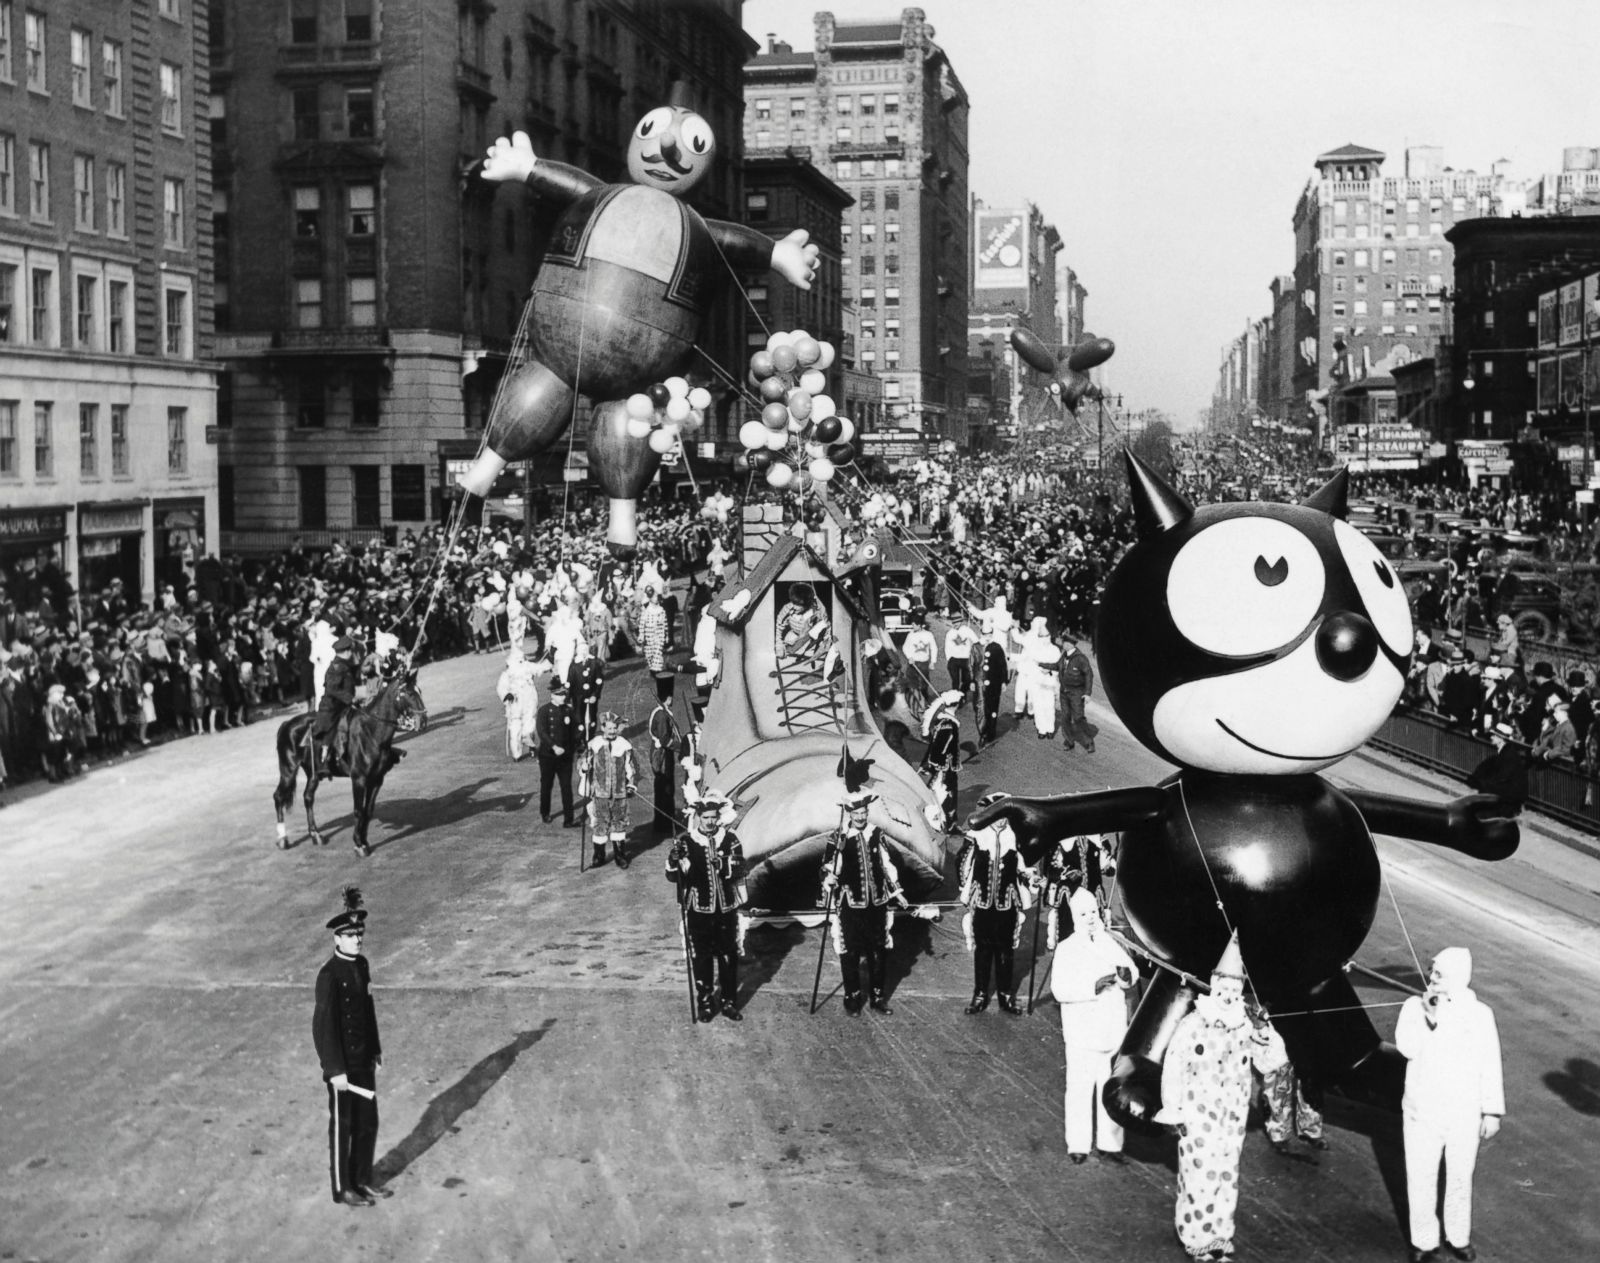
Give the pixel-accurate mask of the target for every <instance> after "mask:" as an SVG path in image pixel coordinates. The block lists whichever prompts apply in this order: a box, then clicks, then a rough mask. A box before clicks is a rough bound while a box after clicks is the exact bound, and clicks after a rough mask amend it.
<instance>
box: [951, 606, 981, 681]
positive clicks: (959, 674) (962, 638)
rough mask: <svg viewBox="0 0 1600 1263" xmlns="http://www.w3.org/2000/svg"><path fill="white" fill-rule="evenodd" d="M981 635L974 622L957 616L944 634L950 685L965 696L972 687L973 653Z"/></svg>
mask: <svg viewBox="0 0 1600 1263" xmlns="http://www.w3.org/2000/svg"><path fill="white" fill-rule="evenodd" d="M979 639H980V637H979V636H978V633H977V632H976V631H974V630H973V629H972V624H971V623H968V622H967V621H966V620H965V619H962V618H960V616H959V615H958V616H957V621H956V622H955V623H954V624H953V625H952V626H951V628H950V630H949V631H947V632H945V634H944V661H945V667H946V669H948V670H949V672H950V687H951V688H953V689H955V690H956V691H957V692H959V693H960V694H961V696H962V697H965V696H966V695H967V693H968V691H969V690H970V689H971V688H972V653H973V647H974V646H975V645H977V644H978V642H979Z"/></svg>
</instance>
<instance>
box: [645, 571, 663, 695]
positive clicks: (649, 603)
mask: <svg viewBox="0 0 1600 1263" xmlns="http://www.w3.org/2000/svg"><path fill="white" fill-rule="evenodd" d="M643 591H644V603H643V605H641V606H640V608H639V648H640V650H641V651H642V652H643V653H644V669H645V670H646V671H649V672H652V673H655V672H660V671H665V670H666V668H667V611H666V610H665V609H663V608H662V606H661V593H660V592H659V591H658V590H657V589H656V588H655V587H654V586H653V585H650V584H646V585H645V586H644V589H643Z"/></svg>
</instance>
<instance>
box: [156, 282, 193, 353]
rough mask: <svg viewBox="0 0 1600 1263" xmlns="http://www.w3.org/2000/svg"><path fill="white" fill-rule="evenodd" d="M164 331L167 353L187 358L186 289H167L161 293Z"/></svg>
mask: <svg viewBox="0 0 1600 1263" xmlns="http://www.w3.org/2000/svg"><path fill="white" fill-rule="evenodd" d="M162 308H163V313H162V314H163V315H164V316H165V321H164V326H165V328H164V332H165V334H166V341H165V346H166V351H167V354H168V355H172V356H177V357H179V358H184V359H186V358H188V355H189V293H188V291H187V290H181V289H169V290H167V291H166V292H165V293H164V294H163V295H162Z"/></svg>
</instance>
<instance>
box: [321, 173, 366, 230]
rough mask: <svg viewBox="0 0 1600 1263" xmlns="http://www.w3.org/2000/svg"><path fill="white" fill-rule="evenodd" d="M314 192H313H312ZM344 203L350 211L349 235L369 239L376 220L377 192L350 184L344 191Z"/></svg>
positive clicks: (362, 185)
mask: <svg viewBox="0 0 1600 1263" xmlns="http://www.w3.org/2000/svg"><path fill="white" fill-rule="evenodd" d="M312 191H313V192H315V190H312ZM345 201H346V203H347V204H348V207H349V211H350V223H349V233H350V236H352V237H370V236H372V234H373V231H374V229H373V223H374V220H375V219H376V218H377V207H378V200H377V190H376V189H375V188H374V186H372V185H370V184H352V185H351V186H350V187H349V188H348V189H347V190H345Z"/></svg>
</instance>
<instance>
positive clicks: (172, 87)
mask: <svg viewBox="0 0 1600 1263" xmlns="http://www.w3.org/2000/svg"><path fill="white" fill-rule="evenodd" d="M161 130H162V131H164V132H167V133H169V134H170V135H173V136H181V135H183V70H182V68H181V67H179V66H174V65H173V64H172V63H171V62H170V61H164V62H162V63H161Z"/></svg>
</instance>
